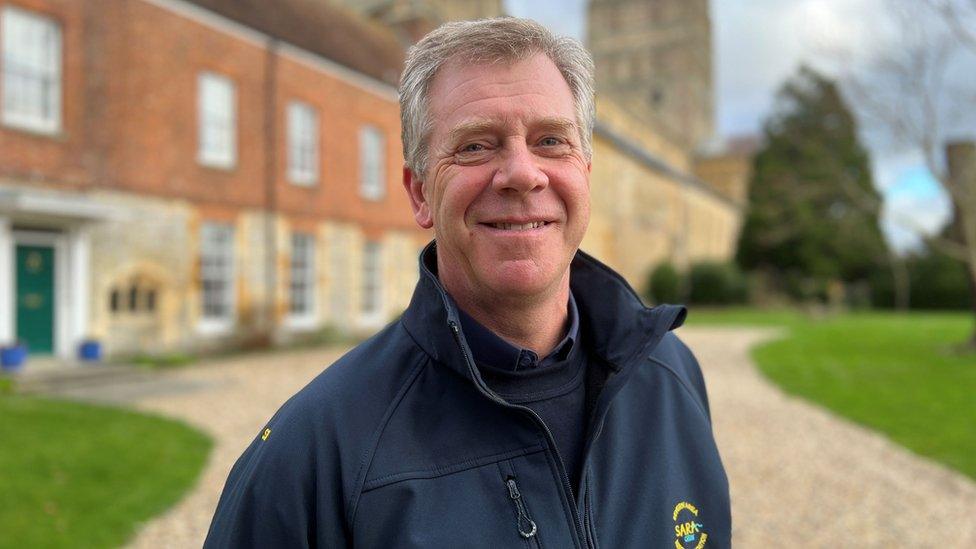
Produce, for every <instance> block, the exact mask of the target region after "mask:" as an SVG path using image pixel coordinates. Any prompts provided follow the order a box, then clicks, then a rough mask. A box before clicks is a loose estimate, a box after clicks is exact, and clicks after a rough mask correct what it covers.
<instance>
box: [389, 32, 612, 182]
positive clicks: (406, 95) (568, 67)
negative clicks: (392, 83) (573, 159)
mask: <svg viewBox="0 0 976 549" xmlns="http://www.w3.org/2000/svg"><path fill="white" fill-rule="evenodd" d="M537 53H542V54H544V55H545V56H546V57H548V58H549V59H550V60H551V61H552V62H553V64H554V65H556V68H557V69H559V72H560V73H561V74H562V75H563V78H564V79H566V84H568V85H569V89H570V91H571V92H572V94H573V103H574V105H575V107H576V124H577V126H578V127H579V133H580V142H581V143H582V147H583V153H584V154H585V155H586V158H587V159H590V158H591V157H592V155H593V146H592V136H593V121H594V119H595V118H596V108H595V106H594V100H593V58H592V57H591V56H590V54H589V52H587V51H586V48H584V47H583V45H582V44H580V43H579V42H578V41H576V40H574V39H572V38H568V37H565V36H556V35H554V34H552V33H551V32H549V30H548V29H546V28H545V27H543V26H542V25H540V24H538V23H536V22H535V21H531V20H528V19H517V18H514V17H495V18H492V19H481V20H478V21H459V22H454V23H446V24H444V25H441V26H440V27H438V28H436V29H434V30H433V31H431V32H430V33H429V34H427V36H425V37H423V39H421V40H420V42H417V44H415V45H414V46H413V47H412V48H410V51H408V52H407V60H406V66H405V67H404V70H403V75H402V76H401V77H400V89H399V94H400V132H401V133H400V136H401V139H402V140H403V155H404V157H405V160H406V163H407V167H408V168H410V170H411V171H413V173H415V174H417V175H418V176H421V177H422V176H423V174H424V173H425V170H426V168H427V153H428V143H427V139H428V136H429V133H430V129H431V126H432V121H431V120H430V117H429V115H428V112H427V111H428V107H429V105H430V97H429V95H428V94H429V91H430V85H431V82H433V80H434V77H435V76H436V75H437V71H438V70H440V68H441V67H443V66H444V64H445V63H447V62H448V61H455V60H456V61H459V62H461V63H477V64H491V63H498V62H517V61H520V60H523V59H525V58H527V57H530V56H532V55H534V54H537Z"/></svg>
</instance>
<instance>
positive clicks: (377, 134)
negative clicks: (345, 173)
mask: <svg viewBox="0 0 976 549" xmlns="http://www.w3.org/2000/svg"><path fill="white" fill-rule="evenodd" d="M359 193H360V195H361V196H362V197H363V198H365V199H366V200H382V199H383V197H384V196H386V136H385V135H383V132H382V131H381V130H380V129H379V128H378V127H376V126H372V125H365V126H362V127H360V128H359Z"/></svg>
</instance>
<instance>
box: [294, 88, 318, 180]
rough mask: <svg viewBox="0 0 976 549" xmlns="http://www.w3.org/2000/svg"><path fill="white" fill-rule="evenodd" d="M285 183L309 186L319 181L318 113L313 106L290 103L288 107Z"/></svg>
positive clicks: (299, 102)
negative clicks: (286, 173) (287, 181)
mask: <svg viewBox="0 0 976 549" xmlns="http://www.w3.org/2000/svg"><path fill="white" fill-rule="evenodd" d="M286 118H287V138H288V180H289V181H291V182H292V183H294V184H295V185H302V186H312V185H315V184H316V183H318V181H319V113H318V111H317V110H316V109H315V107H313V106H312V105H309V104H308V103H305V102H303V101H298V100H293V101H290V102H289V103H288V107H287V114H286Z"/></svg>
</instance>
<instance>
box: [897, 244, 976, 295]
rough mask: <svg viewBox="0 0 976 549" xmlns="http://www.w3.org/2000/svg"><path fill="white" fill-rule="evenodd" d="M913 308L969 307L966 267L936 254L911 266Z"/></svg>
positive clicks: (919, 258)
mask: <svg viewBox="0 0 976 549" xmlns="http://www.w3.org/2000/svg"><path fill="white" fill-rule="evenodd" d="M909 269H910V273H911V274H910V276H911V288H912V295H911V308H912V309H967V308H969V305H970V296H969V291H970V290H969V282H968V281H967V280H966V266H965V265H963V264H962V262H961V261H956V260H955V259H952V258H951V257H948V256H946V255H944V254H939V253H928V254H926V255H924V256H921V257H918V258H915V259H914V260H913V261H912V262H911V264H910V267H909Z"/></svg>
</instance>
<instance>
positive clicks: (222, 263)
mask: <svg viewBox="0 0 976 549" xmlns="http://www.w3.org/2000/svg"><path fill="white" fill-rule="evenodd" d="M234 247H235V234H234V227H233V225H230V224H224V223H204V224H203V225H202V226H201V227H200V324H199V329H200V331H201V332H203V333H222V332H227V331H229V330H230V329H231V328H232V327H233V326H234V321H235V318H236V305H237V303H236V301H237V299H236V297H237V266H236V264H235V260H234ZM221 279H222V280H221ZM210 280H213V281H216V282H222V283H223V287H222V288H221V289H220V290H219V291H220V294H217V295H214V296H211V295H209V293H208V291H207V283H208V281H210ZM212 297H216V298H217V299H219V300H221V302H222V303H220V304H219V305H220V306H221V307H222V308H224V309H225V311H224V313H223V314H222V315H214V314H209V313H208V299H210V298H212Z"/></svg>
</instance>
